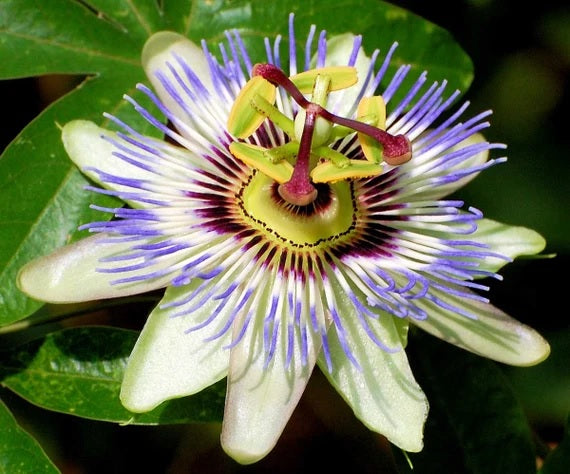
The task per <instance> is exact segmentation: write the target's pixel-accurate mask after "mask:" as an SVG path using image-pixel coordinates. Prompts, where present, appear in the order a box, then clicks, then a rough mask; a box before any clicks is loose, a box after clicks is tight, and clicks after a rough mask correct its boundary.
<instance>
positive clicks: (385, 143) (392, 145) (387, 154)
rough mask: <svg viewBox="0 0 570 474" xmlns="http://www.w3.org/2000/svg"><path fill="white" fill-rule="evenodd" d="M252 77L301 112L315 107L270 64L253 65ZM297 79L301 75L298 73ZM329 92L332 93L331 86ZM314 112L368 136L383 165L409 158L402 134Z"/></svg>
mask: <svg viewBox="0 0 570 474" xmlns="http://www.w3.org/2000/svg"><path fill="white" fill-rule="evenodd" d="M326 69H329V68H323V70H326ZM331 69H339V71H340V70H343V69H342V68H331ZM350 69H352V68H350ZM331 73H332V74H333V75H332V76H331V77H333V78H335V77H337V76H338V77H341V80H340V81H339V82H340V83H341V84H343V86H341V87H339V88H344V87H348V86H346V85H345V84H347V83H348V82H347V79H345V78H344V77H343V76H342V74H336V71H331ZM302 74H304V75H307V77H310V78H311V79H312V78H313V77H315V78H316V75H317V74H318V70H317V72H315V71H307V72H305V73H302ZM252 75H253V76H261V77H263V78H264V79H266V80H267V81H269V82H271V83H272V84H273V85H275V86H281V87H283V88H284V89H285V90H286V91H287V92H288V93H289V94H290V95H291V97H292V98H293V100H294V101H295V102H297V104H299V105H300V106H301V107H302V108H304V109H305V110H307V109H308V108H309V107H314V106H315V105H316V104H314V103H312V102H309V101H308V100H307V99H306V98H305V96H304V95H303V94H302V92H301V91H300V90H299V88H298V87H297V86H296V85H295V82H293V80H292V79H291V78H289V77H287V76H286V75H285V73H284V72H283V71H281V69H279V68H277V67H275V66H274V65H272V64H256V65H255V66H254V67H253V71H252ZM298 76H301V74H299V75H298ZM300 82H301V83H302V84H305V82H306V79H305V77H303V78H302V80H301V81H300ZM303 88H304V87H303ZM330 90H334V88H333V86H332V84H331V89H330ZM314 111H315V114H316V116H317V117H322V118H324V119H326V120H328V121H329V122H332V123H334V124H336V125H341V126H344V127H348V128H350V129H352V130H354V131H356V132H359V133H362V134H365V135H368V136H369V137H371V138H373V139H374V140H376V141H377V142H379V143H380V144H381V145H382V147H383V150H382V157H383V158H384V161H386V163H388V164H389V165H400V164H402V163H405V162H407V161H409V160H410V159H411V158H412V146H411V144H410V141H409V140H408V138H407V137H406V136H405V135H391V134H389V133H388V132H386V131H384V130H381V129H380V128H377V127H374V126H372V125H369V124H366V123H362V122H359V121H357V120H352V119H348V118H344V117H339V116H338V115H335V114H333V113H331V112H329V111H328V110H326V109H325V108H324V107H319V108H314Z"/></svg>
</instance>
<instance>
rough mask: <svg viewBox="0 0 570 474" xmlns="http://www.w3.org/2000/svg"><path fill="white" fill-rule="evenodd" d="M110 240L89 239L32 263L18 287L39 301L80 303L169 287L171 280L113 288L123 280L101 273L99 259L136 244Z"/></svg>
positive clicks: (23, 270)
mask: <svg viewBox="0 0 570 474" xmlns="http://www.w3.org/2000/svg"><path fill="white" fill-rule="evenodd" d="M108 238H109V236H108V235H105V234H98V235H96V236H93V237H88V238H86V239H83V240H80V241H78V242H76V243H73V244H71V245H67V246H65V247H62V248H61V249H58V250H56V251H55V252H54V253H52V254H50V255H47V256H45V257H40V258H38V259H36V260H33V261H32V262H29V263H28V264H26V265H25V266H24V267H23V268H22V269H21V270H20V273H19V275H18V286H19V287H20V289H21V290H22V291H23V292H24V293H26V294H28V295H29V296H31V297H32V298H36V299H38V300H42V301H46V302H50V303H76V302H81V301H91V300H98V299H104V298H116V297H120V296H128V295H134V294H138V293H144V292H147V291H152V290H155V289H157V288H163V287H164V286H166V285H167V284H168V278H158V279H155V280H150V281H146V280H143V281H141V282H137V283H132V284H128V285H113V284H112V283H111V282H112V281H113V280H116V279H117V278H119V277H117V274H116V273H101V272H97V271H96V269H97V268H100V267H101V266H102V265H101V263H100V261H99V259H101V258H104V257H110V256H113V255H116V254H118V253H121V252H122V251H125V250H127V249H128V248H129V247H130V246H131V245H132V243H131V244H129V243H106V242H105V241H106V240H107V239H108ZM107 266H109V265H107ZM147 271H148V270H147Z"/></svg>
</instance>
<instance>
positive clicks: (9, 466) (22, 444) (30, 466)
mask: <svg viewBox="0 0 570 474" xmlns="http://www.w3.org/2000/svg"><path fill="white" fill-rule="evenodd" d="M0 472H6V473H10V474H28V473H30V472H37V473H45V474H49V473H58V472H59V470H58V469H57V468H56V467H55V466H54V465H53V463H52V462H51V461H50V459H49V458H48V457H47V456H46V454H45V453H44V451H43V450H42V448H41V447H40V445H39V444H38V443H37V441H36V440H35V439H34V438H32V437H31V436H30V435H29V434H28V433H26V432H25V431H24V430H23V429H22V428H20V427H19V426H18V423H16V420H15V419H14V416H13V415H12V414H11V413H10V411H9V410H8V408H7V407H6V405H4V403H2V401H0Z"/></svg>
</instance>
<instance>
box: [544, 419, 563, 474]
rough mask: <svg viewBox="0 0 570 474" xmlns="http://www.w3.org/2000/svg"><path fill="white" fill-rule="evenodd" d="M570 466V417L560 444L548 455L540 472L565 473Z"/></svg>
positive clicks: (546, 473) (545, 473) (547, 473)
mask: <svg viewBox="0 0 570 474" xmlns="http://www.w3.org/2000/svg"><path fill="white" fill-rule="evenodd" d="M568 466H570V418H568V421H567V422H566V432H565V433H564V438H562V441H561V442H560V444H559V445H558V446H557V447H556V448H555V449H554V450H553V451H552V452H551V453H550V454H549V455H548V456H547V458H546V460H545V461H544V465H543V466H542V468H541V469H540V471H539V473H540V474H564V473H567V472H568Z"/></svg>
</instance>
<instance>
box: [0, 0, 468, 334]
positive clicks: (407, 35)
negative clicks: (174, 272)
mask: <svg viewBox="0 0 570 474" xmlns="http://www.w3.org/2000/svg"><path fill="white" fill-rule="evenodd" d="M331 8H332V7H331V3H330V1H329V0H310V1H302V0H284V1H279V2H268V1H265V0H214V1H206V0H193V1H192V0H164V1H162V2H159V1H156V0H50V1H49V2H42V4H41V7H38V2H37V1H36V0H1V8H0V57H2V68H1V69H0V78H14V77H26V76H34V75H39V74H48V73H63V74H72V75H79V76H81V77H85V76H87V78H86V79H85V81H84V82H83V84H81V86H80V87H78V88H76V89H75V90H73V91H72V92H71V93H69V94H68V95H67V96H66V97H64V98H63V99H61V100H60V101H58V102H56V103H54V104H52V106H51V107H49V108H48V109H47V110H45V111H44V112H43V113H42V114H41V115H39V116H38V117H37V118H36V119H35V120H34V121H33V122H32V123H31V124H30V125H29V126H28V127H26V128H25V129H24V130H23V131H22V132H21V134H20V135H19V136H18V137H17V138H16V139H15V140H14V141H13V142H12V143H11V144H10V146H8V147H7V149H6V150H5V152H4V154H3V155H2V158H1V159H0V188H1V189H2V200H1V202H0V234H1V235H2V236H3V238H2V239H1V241H0V325H2V324H9V323H11V322H14V321H17V320H19V319H22V318H24V317H26V316H28V315H30V314H31V313H33V312H34V311H35V310H37V309H38V307H39V306H40V304H41V303H39V302H37V301H33V300H31V299H29V298H28V297H27V296H25V295H24V294H22V293H21V292H20V291H19V290H18V289H17V288H16V286H15V281H16V275H17V273H18V270H19V268H21V266H22V265H23V264H24V263H26V262H28V261H30V260H32V259H33V258H35V257H38V256H40V255H45V254H47V253H50V252H51V251H53V250H54V249H55V248H58V247H61V246H62V245H64V244H66V243H67V242H69V241H70V240H75V239H77V238H78V237H79V236H80V235H79V234H78V233H77V231H76V230H75V229H76V228H77V226H78V225H80V224H82V223H86V222H89V221H92V220H100V219H102V218H103V219H104V218H105V217H104V216H102V215H101V214H100V213H96V212H95V211H93V210H91V209H89V207H88V205H89V204H90V203H94V204H98V205H102V206H108V205H109V203H110V200H109V199H108V198H104V197H102V196H96V195H95V194H93V193H86V192H85V191H84V190H83V186H84V185H85V184H86V183H87V181H86V179H85V178H84V177H82V176H81V175H79V173H78V172H77V171H76V170H75V168H74V167H73V166H72V165H71V163H70V161H69V160H68V158H67V156H66V155H65V152H64V151H63V147H62V144H61V138H60V128H59V126H61V125H63V124H65V123H67V122H68V121H70V120H73V119H87V120H94V121H95V122H97V123H99V124H102V125H103V126H106V125H108V123H107V122H106V121H104V120H103V119H102V115H101V114H102V113H103V112H110V113H112V114H114V115H117V116H118V117H120V118H121V119H123V120H125V121H127V122H128V123H129V124H130V125H131V126H133V127H135V128H137V129H138V130H139V131H141V132H142V133H151V131H150V128H149V126H148V125H145V124H144V121H143V120H142V119H141V118H140V117H139V116H137V114H135V113H134V112H133V111H132V109H131V108H130V106H126V105H125V102H124V101H123V99H122V95H123V93H127V94H129V95H132V94H133V93H134V86H135V84H136V83H137V82H140V81H144V80H145V78H144V75H143V71H142V68H141V66H140V57H139V56H140V52H141V50H142V47H143V45H144V43H145V41H146V39H147V38H148V37H149V36H150V34H151V33H152V32H155V31H158V30H161V29H169V30H174V31H178V32H181V33H183V34H185V35H186V36H188V37H189V38H191V39H192V40H194V41H200V40H201V39H202V38H204V39H206V40H207V41H208V42H209V44H210V45H211V46H212V50H217V47H216V46H215V45H216V44H217V43H218V42H219V41H223V40H224V39H225V36H224V33H223V31H224V30H225V29H232V28H237V29H238V30H239V31H240V34H241V35H242V36H243V39H244V43H245V44H246V46H247V47H248V51H249V54H250V56H251V58H252V60H253V61H254V62H255V61H256V60H262V58H263V57H264V54H265V46H264V43H263V37H265V36H268V37H274V36H275V35H276V34H277V33H280V34H283V39H284V41H283V42H282V54H284V52H285V50H286V47H287V34H288V27H287V16H288V14H289V12H292V11H293V12H296V20H295V28H296V32H297V39H298V49H299V56H298V57H301V51H302V49H303V44H302V43H303V41H304V39H305V38H306V34H307V32H308V30H309V27H310V25H311V24H313V23H315V24H317V25H318V27H319V28H324V29H326V30H327V31H328V33H329V35H335V34H340V33H346V32H353V33H359V34H363V35H364V48H365V51H366V52H367V53H368V54H371V52H372V51H373V50H374V49H375V48H380V49H381V51H382V52H383V53H386V52H387V51H388V49H389V47H390V45H391V44H392V43H393V42H394V41H399V42H400V47H399V48H398V49H397V51H396V53H395V55H394V58H393V62H392V66H391V70H389V71H388V76H390V73H393V72H394V70H395V68H396V67H397V66H398V65H400V64H404V63H410V64H411V65H412V71H411V72H410V73H409V75H408V78H407V79H406V82H405V83H404V86H403V87H402V88H401V89H402V91H403V90H405V88H406V86H409V85H410V84H411V83H412V82H413V81H414V80H415V79H416V78H417V76H418V74H419V73H421V72H422V71H424V70H428V71H430V76H429V77H430V79H431V80H439V81H441V80H442V79H444V78H446V79H447V80H448V81H449V86H448V87H449V90H450V91H452V90H454V89H455V88H459V89H465V88H467V87H468V85H469V84H470V81H471V79H472V66H471V62H470V60H469V58H468V57H467V56H466V55H465V53H464V52H463V51H462V50H461V48H460V47H459V46H458V45H457V43H455V41H454V40H453V38H452V37H451V35H450V34H449V33H447V32H446V31H445V30H443V29H441V28H439V27H437V26H435V25H433V24H431V23H429V22H427V21H426V20H424V19H422V18H420V17H418V16H415V15H413V14H411V13H409V12H406V11H405V10H402V9H401V8H398V7H395V6H393V5H390V4H388V3H384V2H380V1H367V0H348V1H345V2H342V3H340V4H334V14H328V13H330V12H331V11H332V10H331ZM363 12H365V13H366V14H363ZM402 93H403V92H402ZM135 97H136V98H137V99H138V98H139V97H138V96H137V95H136V94H135ZM396 99H397V98H395V99H394V100H396ZM152 133H156V132H152Z"/></svg>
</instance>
